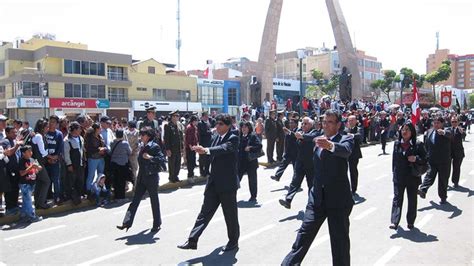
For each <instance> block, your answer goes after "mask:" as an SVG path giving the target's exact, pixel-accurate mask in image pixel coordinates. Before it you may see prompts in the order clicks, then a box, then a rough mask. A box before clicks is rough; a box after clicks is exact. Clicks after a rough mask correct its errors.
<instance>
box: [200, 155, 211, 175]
mask: <svg viewBox="0 0 474 266" xmlns="http://www.w3.org/2000/svg"><path fill="white" fill-rule="evenodd" d="M210 164H211V161H210V160H209V155H207V154H199V173H200V174H201V176H207V175H209V166H210Z"/></svg>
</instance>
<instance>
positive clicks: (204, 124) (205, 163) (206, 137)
mask: <svg viewBox="0 0 474 266" xmlns="http://www.w3.org/2000/svg"><path fill="white" fill-rule="evenodd" d="M198 133H199V134H198V136H199V144H200V145H201V146H203V147H204V148H207V147H209V146H211V137H212V131H211V124H210V123H209V114H208V113H207V112H206V111H204V112H202V116H201V121H199V123H198ZM199 173H200V174H201V176H208V175H209V156H207V155H206V154H201V155H199Z"/></svg>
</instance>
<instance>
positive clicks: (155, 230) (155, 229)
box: [150, 226, 161, 233]
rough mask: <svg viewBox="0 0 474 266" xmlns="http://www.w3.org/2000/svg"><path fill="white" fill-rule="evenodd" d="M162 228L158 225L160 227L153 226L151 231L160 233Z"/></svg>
mask: <svg viewBox="0 0 474 266" xmlns="http://www.w3.org/2000/svg"><path fill="white" fill-rule="evenodd" d="M160 230H161V227H159V226H158V227H153V228H151V230H150V232H151V233H158V232H159V231H160Z"/></svg>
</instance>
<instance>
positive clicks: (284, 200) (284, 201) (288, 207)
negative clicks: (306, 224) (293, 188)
mask: <svg viewBox="0 0 474 266" xmlns="http://www.w3.org/2000/svg"><path fill="white" fill-rule="evenodd" d="M279 202H280V204H281V206H283V207H285V208H287V209H291V203H290V202H289V201H287V200H286V199H280V200H279Z"/></svg>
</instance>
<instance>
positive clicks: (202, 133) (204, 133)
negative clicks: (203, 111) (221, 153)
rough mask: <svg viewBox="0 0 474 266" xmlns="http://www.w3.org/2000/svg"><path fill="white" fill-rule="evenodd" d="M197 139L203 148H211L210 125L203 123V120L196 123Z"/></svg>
mask: <svg viewBox="0 0 474 266" xmlns="http://www.w3.org/2000/svg"><path fill="white" fill-rule="evenodd" d="M197 127H198V137H199V144H200V145H201V146H203V147H206V148H207V147H209V146H211V137H212V132H211V124H210V123H209V122H205V121H203V120H201V121H199V123H198V126H197Z"/></svg>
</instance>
